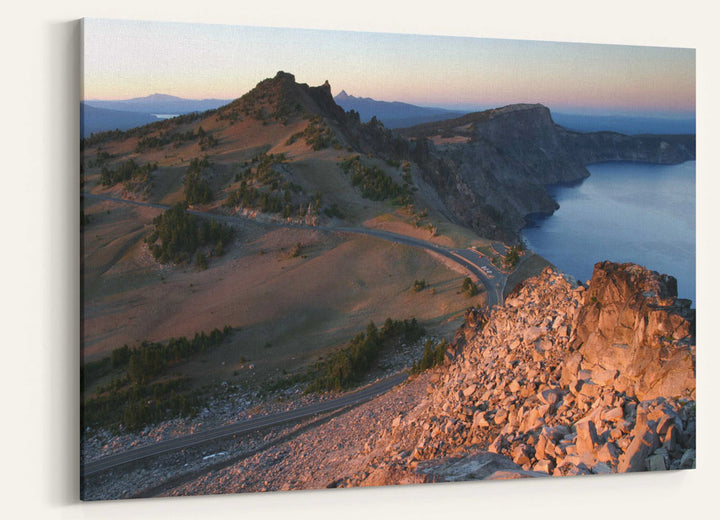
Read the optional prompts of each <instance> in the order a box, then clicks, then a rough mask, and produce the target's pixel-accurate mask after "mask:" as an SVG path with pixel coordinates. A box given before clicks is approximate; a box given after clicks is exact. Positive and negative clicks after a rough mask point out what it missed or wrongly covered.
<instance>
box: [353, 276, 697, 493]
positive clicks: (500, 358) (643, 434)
mask: <svg viewBox="0 0 720 520" xmlns="http://www.w3.org/2000/svg"><path fill="white" fill-rule="evenodd" d="M675 294H676V291H675V286H674V279H672V278H670V277H666V276H661V275H658V274H657V273H654V272H650V271H647V270H646V269H644V268H641V267H639V266H636V265H632V264H622V265H619V264H613V263H610V262H604V263H600V264H597V265H596V266H595V271H594V273H593V278H592V280H591V282H590V284H589V286H588V287H585V286H582V285H576V284H575V283H573V282H572V281H570V280H569V279H568V278H567V277H565V276H564V275H562V274H559V273H557V272H555V271H553V270H551V269H550V268H547V269H546V270H545V271H544V272H543V273H542V274H541V275H540V276H538V277H536V278H533V279H530V280H527V281H526V282H524V284H523V286H522V287H521V288H519V289H518V290H516V291H515V292H514V294H512V295H510V296H509V297H508V299H507V301H506V302H505V305H504V306H502V307H495V308H493V310H492V312H491V313H489V314H487V313H485V312H483V311H481V310H476V309H473V310H470V311H468V313H467V316H466V323H465V325H464V326H463V327H462V328H461V329H460V330H459V331H458V332H457V334H456V337H455V340H454V341H453V345H452V347H451V348H450V349H449V351H448V356H447V361H448V362H446V364H445V366H443V367H441V368H439V369H437V370H436V372H435V374H433V378H431V381H433V382H431V383H430V385H428V388H427V390H428V395H427V397H426V399H425V400H424V401H423V402H422V403H421V404H420V405H418V406H417V407H416V408H415V409H414V410H410V411H409V412H408V413H406V414H405V415H403V416H398V417H397V418H396V419H395V420H394V421H393V422H392V427H391V428H390V429H389V430H388V431H386V432H385V433H384V435H382V436H381V439H380V441H379V442H378V450H377V451H378V455H377V456H376V457H375V459H374V460H373V461H372V462H371V464H370V466H369V468H368V469H366V470H365V471H364V472H363V473H361V474H359V475H354V476H351V477H348V478H346V479H345V480H344V481H343V482H342V485H347V486H354V485H379V484H395V483H399V482H401V481H408V482H409V481H423V482H434V481H454V480H468V479H498V478H517V477H529V476H547V475H554V476H565V475H581V474H591V473H594V474H605V473H616V472H628V471H648V470H649V471H655V470H667V469H684V468H692V467H694V465H695V373H694V367H695V346H694V312H693V311H692V310H691V309H690V308H689V302H686V301H683V300H677V299H676V298H675ZM383 450H384V453H382V451H383Z"/></svg>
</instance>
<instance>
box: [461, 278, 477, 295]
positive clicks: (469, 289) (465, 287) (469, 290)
mask: <svg viewBox="0 0 720 520" xmlns="http://www.w3.org/2000/svg"><path fill="white" fill-rule="evenodd" d="M462 292H464V293H465V294H467V295H468V297H473V296H476V295H477V294H478V292H480V291H478V286H477V285H476V284H475V282H473V281H472V279H471V278H470V277H469V276H468V277H466V278H465V279H464V280H463V284H462Z"/></svg>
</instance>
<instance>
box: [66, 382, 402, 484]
mask: <svg viewBox="0 0 720 520" xmlns="http://www.w3.org/2000/svg"><path fill="white" fill-rule="evenodd" d="M407 377H408V375H407V374H406V373H405V372H400V373H397V374H394V375H392V376H390V377H387V378H385V379H382V380H381V381H378V382H377V383H373V384H371V385H369V386H366V387H364V388H361V389H359V390H356V391H354V392H351V393H348V394H345V395H343V396H341V397H338V398H336V399H331V400H328V401H322V402H320V403H315V404H311V405H308V406H303V407H302V408H297V409H296V410H290V411H287V412H280V413H275V414H270V415H263V416H260V417H253V418H252V419H247V420H245V421H240V422H236V423H232V424H226V425H223V426H218V427H217V428H212V429H209V430H206V431H203V432H198V433H193V434H190V435H185V436H183V437H176V438H174V439H169V440H166V441H160V442H157V443H155V444H151V445H148V446H142V447H140V448H133V449H130V450H127V451H124V452H122V453H117V454H115V455H108V456H105V457H101V458H99V459H95V460H92V461H89V462H87V463H85V464H82V465H81V469H80V473H81V475H82V476H83V478H84V477H89V476H91V475H94V474H96V473H100V472H102V471H107V470H110V469H114V468H117V467H118V466H122V465H124V464H129V463H131V462H137V461H139V460H142V459H146V458H149V457H154V456H157V455H161V454H163V453H169V452H172V451H176V450H180V449H184V448H189V447H191V446H196V445H198V444H203V443H206V442H209V441H214V440H218V439H222V438H224V437H230V436H232V435H238V434H243V433H249V432H252V431H255V430H259V429H262V428H268V427H270V426H278V425H280V424H284V423H288V422H292V421H298V420H300V419H304V418H306V417H311V416H313V415H317V414H320V413H325V412H329V411H332V410H337V409H339V408H343V407H345V406H350V405H355V404H359V403H363V402H365V401H369V400H370V399H372V398H374V397H376V396H378V395H380V394H383V393H385V392H387V391H388V390H390V389H391V388H392V387H394V386H396V385H398V384H400V383H402V382H403V381H405V380H406V379H407Z"/></svg>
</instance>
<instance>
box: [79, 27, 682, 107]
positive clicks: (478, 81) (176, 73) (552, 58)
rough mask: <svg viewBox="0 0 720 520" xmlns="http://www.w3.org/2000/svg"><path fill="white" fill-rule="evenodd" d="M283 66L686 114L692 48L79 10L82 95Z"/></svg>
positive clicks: (213, 81) (409, 95)
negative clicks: (113, 16)
mask: <svg viewBox="0 0 720 520" xmlns="http://www.w3.org/2000/svg"><path fill="white" fill-rule="evenodd" d="M279 70H283V71H285V72H289V73H292V74H294V75H295V78H296V81H298V82H299V83H307V84H309V85H311V86H315V85H321V84H322V83H324V82H325V81H326V80H328V81H329V82H330V85H331V87H332V91H333V95H336V94H338V93H339V92H340V91H341V90H345V91H346V92H347V93H348V94H351V95H354V96H359V97H371V98H374V99H376V100H383V101H404V102H407V103H412V104H416V105H422V106H441V107H446V108H460V109H477V108H488V107H493V106H503V105H507V104H511V103H542V104H544V105H546V106H548V107H550V108H551V109H553V110H556V111H566V112H575V113H606V114H646V115H664V116H672V115H683V116H685V115H690V114H694V112H695V51H694V49H681V48H667V47H641V46H626V45H599V44H587V43H561V42H538V41H523V40H500V39H482V38H459V37H445V36H424V35H407V34H384V33H369V32H368V33H366V32H344V31H320V30H304V29H289V28H264V27H245V26H229V25H209V24H188V23H169V22H143V21H128V20H102V19H85V20H84V26H83V93H82V98H83V99H128V98H133V97H142V96H147V95H149V94H153V93H163V94H171V95H175V96H179V97H184V98H191V99H202V98H220V99H234V98H237V97H240V96H242V95H243V94H245V93H246V92H248V91H249V90H251V89H252V88H253V87H254V86H255V85H256V84H257V83H259V82H260V81H262V80H263V79H265V78H268V77H273V76H275V74H276V73H277V72H278V71H279Z"/></svg>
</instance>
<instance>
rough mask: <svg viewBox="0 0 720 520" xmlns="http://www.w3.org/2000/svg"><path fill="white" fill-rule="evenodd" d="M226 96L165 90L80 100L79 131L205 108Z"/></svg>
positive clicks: (224, 102)
mask: <svg viewBox="0 0 720 520" xmlns="http://www.w3.org/2000/svg"><path fill="white" fill-rule="evenodd" d="M231 101H232V100H229V99H183V98H179V97H176V96H170V95H167V94H152V95H150V96H145V97H138V98H132V99H120V100H101V99H91V100H87V101H84V102H82V103H80V135H81V136H82V137H87V136H89V135H90V134H92V133H95V132H103V131H105V130H128V129H129V128H134V127H136V126H142V125H145V124H148V123H152V122H155V121H157V120H158V119H162V118H164V117H167V116H176V115H180V114H189V113H190V112H205V111H206V110H213V109H215V108H218V107H221V106H223V105H227V104H228V103H230V102H231Z"/></svg>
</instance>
